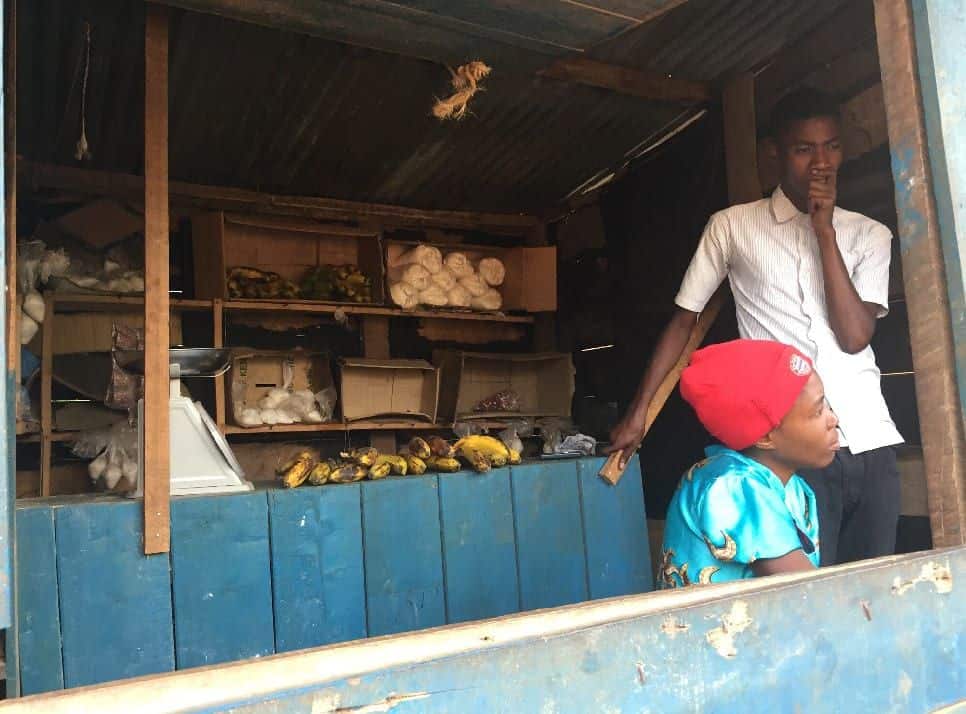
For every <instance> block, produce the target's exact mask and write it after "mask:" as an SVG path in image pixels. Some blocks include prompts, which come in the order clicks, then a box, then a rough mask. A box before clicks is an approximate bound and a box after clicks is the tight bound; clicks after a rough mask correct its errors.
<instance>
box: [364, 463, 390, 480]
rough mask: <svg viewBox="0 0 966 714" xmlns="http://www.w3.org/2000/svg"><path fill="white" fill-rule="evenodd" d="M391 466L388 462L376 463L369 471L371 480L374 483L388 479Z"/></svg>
mask: <svg viewBox="0 0 966 714" xmlns="http://www.w3.org/2000/svg"><path fill="white" fill-rule="evenodd" d="M380 458H381V457H380ZM389 471H390V466H389V462H388V461H376V463H374V464H373V465H372V468H370V469H369V478H370V479H371V480H373V481H375V480H377V479H381V478H386V476H388V475H389Z"/></svg>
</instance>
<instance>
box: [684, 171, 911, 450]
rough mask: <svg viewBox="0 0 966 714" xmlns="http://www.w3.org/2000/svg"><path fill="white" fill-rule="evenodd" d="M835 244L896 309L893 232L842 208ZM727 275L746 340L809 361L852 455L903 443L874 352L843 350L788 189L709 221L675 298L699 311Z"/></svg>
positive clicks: (806, 229) (868, 294) (869, 287)
mask: <svg viewBox="0 0 966 714" xmlns="http://www.w3.org/2000/svg"><path fill="white" fill-rule="evenodd" d="M832 225H833V226H834V228H835V239H836V242H837V243H838V247H839V251H840V252H841V253H842V259H843V260H844V261H845V266H846V268H847V269H848V271H849V274H850V275H851V277H852V284H853V285H855V289H856V291H857V292H858V294H859V297H860V298H861V299H862V300H863V301H864V302H869V303H874V304H876V305H878V306H879V308H880V309H879V314H878V316H879V317H883V316H885V315H886V314H887V313H888V311H889V261H890V258H891V251H890V243H891V241H892V233H891V232H890V231H889V229H888V228H886V227H885V226H884V225H882V224H881V223H879V222H878V221H874V220H872V219H871V218H867V217H866V216H863V215H862V214H860V213H853V212H852V211H846V210H843V209H841V208H838V207H836V208H835V211H834V212H833V214H832ZM725 277H727V278H728V281H729V283H730V285H731V292H732V294H733V295H734V298H735V308H736V310H737V314H738V329H739V331H740V333H741V336H742V337H746V338H750V339H756V340H775V341H777V342H784V343H785V344H789V345H792V346H794V347H795V348H797V349H798V350H800V351H801V352H802V353H803V354H806V355H808V356H809V357H811V359H812V361H813V362H814V363H815V369H816V370H817V371H818V373H819V376H821V378H822V381H823V382H824V383H825V394H826V397H827V398H828V401H829V404H830V405H831V406H832V409H834V410H835V413H836V415H837V416H838V418H839V429H840V430H841V432H842V435H843V437H844V439H843V445H844V444H846V443H847V444H848V446H849V448H850V450H851V451H852V453H856V454H858V453H862V452H864V451H869V450H871V449H876V448H879V447H881V446H889V445H893V444H899V443H901V442H902V436H901V435H900V434H899V431H898V430H897V429H896V426H895V424H894V423H893V421H892V418H891V417H890V416H889V409H888V407H887V406H886V403H885V399H883V397H882V389H881V387H880V384H879V382H880V378H881V377H880V373H879V368H878V367H877V366H876V363H875V355H874V354H873V352H872V348H871V347H866V348H865V349H864V350H862V351H861V352H859V353H857V354H854V355H852V354H848V353H846V352H844V351H843V350H842V348H841V347H839V344H838V340H836V338H835V333H834V332H832V326H831V324H830V323H829V317H828V309H827V307H826V305H825V279H824V276H823V273H822V261H821V256H820V255H819V247H818V238H817V237H816V236H815V231H814V229H813V228H812V224H811V218H810V217H809V216H808V215H807V214H805V213H802V212H801V211H799V210H798V209H797V208H796V207H795V205H794V204H793V203H792V202H791V201H790V200H789V199H788V197H787V196H786V195H785V193H784V192H783V191H782V190H781V187H779V188H777V189H775V192H774V193H773V194H772V196H771V198H765V199H762V200H760V201H755V202H754V203H746V204H744V205H740V206H732V207H731V208H727V209H725V210H723V211H719V212H718V213H715V214H714V215H713V216H711V220H709V221H708V225H707V227H706V228H705V230H704V235H702V236H701V242H700V244H699V245H698V249H697V252H696V253H695V254H694V258H692V260H691V265H690V266H689V267H688V271H687V273H686V274H685V276H684V281H683V283H682V284H681V289H680V291H679V292H678V295H677V298H676V299H675V302H676V303H677V305H678V306H680V307H682V308H684V309H685V310H690V311H692V312H701V311H702V310H703V309H704V306H705V305H706V304H707V302H708V300H710V299H711V296H712V295H713V294H714V292H715V290H717V288H718V286H719V285H720V284H721V282H722V281H723V280H724V279H725Z"/></svg>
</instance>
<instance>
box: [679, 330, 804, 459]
mask: <svg viewBox="0 0 966 714" xmlns="http://www.w3.org/2000/svg"><path fill="white" fill-rule="evenodd" d="M812 370H813V367H812V361H811V360H810V359H809V358H808V357H806V356H805V355H803V354H802V353H801V352H799V351H798V350H796V349H795V348H794V347H789V346H788V345H783V344H781V343H780V342H768V341H765V340H734V341H732V342H723V343H721V344H717V345H711V346H710V347H705V348H704V349H703V350H698V351H697V352H695V353H694V354H693V355H692V357H691V363H690V364H689V365H688V366H687V368H685V370H684V371H683V372H682V373H681V395H682V396H683V397H684V399H685V400H686V401H687V402H688V404H690V405H691V406H692V407H693V408H694V411H696V412H697V414H698V419H700V420H701V423H702V424H704V428H705V429H707V430H708V431H709V432H710V433H711V434H712V435H713V436H714V437H715V438H717V439H719V440H720V441H721V443H723V444H724V445H725V446H727V447H729V448H731V449H735V450H736V451H739V450H741V449H747V448H748V447H749V446H752V445H754V444H755V442H757V441H758V440H759V439H761V438H762V437H764V436H766V435H767V434H768V432H770V431H771V430H772V429H774V428H775V427H776V426H778V425H779V424H780V423H781V420H782V419H784V418H785V415H786V414H788V412H789V411H790V410H791V408H792V405H793V404H795V400H796V399H798V395H799V394H801V391H802V389H803V388H804V387H805V383H806V382H807V381H808V378H809V376H810V375H811V374H812Z"/></svg>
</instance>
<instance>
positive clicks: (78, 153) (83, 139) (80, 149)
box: [74, 22, 91, 161]
mask: <svg viewBox="0 0 966 714" xmlns="http://www.w3.org/2000/svg"><path fill="white" fill-rule="evenodd" d="M84 33H85V35H86V38H85V41H86V58H85V60H84V81H83V83H82V84H81V117H80V120H81V133H80V139H78V140H77V146H76V147H75V148H74V158H75V159H77V160H78V161H82V160H90V158H91V152H90V147H89V146H88V144H87V78H88V77H89V76H90V72H91V23H89V22H85V23H84Z"/></svg>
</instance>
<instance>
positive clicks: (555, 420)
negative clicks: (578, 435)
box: [537, 417, 575, 454]
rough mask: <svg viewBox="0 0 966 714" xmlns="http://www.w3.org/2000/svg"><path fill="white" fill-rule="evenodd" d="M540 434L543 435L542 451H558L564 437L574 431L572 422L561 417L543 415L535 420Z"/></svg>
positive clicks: (546, 452) (549, 452)
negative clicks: (543, 416)
mask: <svg viewBox="0 0 966 714" xmlns="http://www.w3.org/2000/svg"><path fill="white" fill-rule="evenodd" d="M537 426H538V427H540V434H541V436H542V437H543V453H545V454H555V453H558V449H559V448H560V445H561V444H562V443H563V440H564V437H565V436H569V435H570V434H573V433H574V432H575V429H574V425H573V422H572V421H571V420H570V419H565V418H563V417H545V418H543V419H539V420H537Z"/></svg>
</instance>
